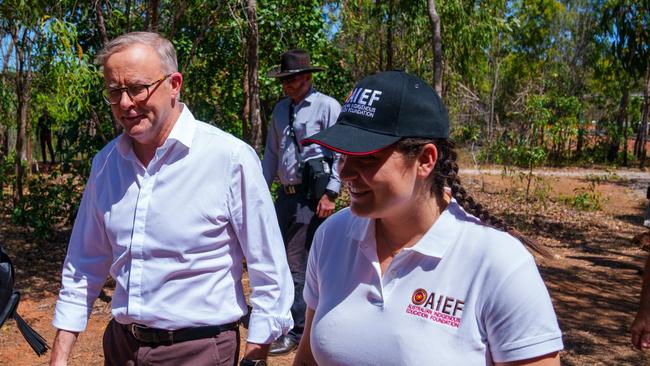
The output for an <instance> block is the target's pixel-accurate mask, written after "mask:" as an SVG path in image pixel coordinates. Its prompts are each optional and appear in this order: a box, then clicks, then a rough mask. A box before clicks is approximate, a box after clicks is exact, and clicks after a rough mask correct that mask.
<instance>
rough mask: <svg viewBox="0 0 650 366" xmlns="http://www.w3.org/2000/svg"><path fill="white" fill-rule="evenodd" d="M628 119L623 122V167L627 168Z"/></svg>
mask: <svg viewBox="0 0 650 366" xmlns="http://www.w3.org/2000/svg"><path fill="white" fill-rule="evenodd" d="M626 117H627V116H626ZM627 125H628V123H627V118H625V120H623V166H624V167H627Z"/></svg>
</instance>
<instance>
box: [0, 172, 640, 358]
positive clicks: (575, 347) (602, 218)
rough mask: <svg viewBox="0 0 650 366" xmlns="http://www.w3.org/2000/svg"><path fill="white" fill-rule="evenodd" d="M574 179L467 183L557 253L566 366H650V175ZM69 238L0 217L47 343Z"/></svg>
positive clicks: (20, 351)
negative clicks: (649, 211) (646, 218)
mask: <svg viewBox="0 0 650 366" xmlns="http://www.w3.org/2000/svg"><path fill="white" fill-rule="evenodd" d="M497 171H498V168H497ZM572 171H573V172H578V173H579V174H577V175H572V176H569V177H558V176H552V175H551V176H544V177H543V178H539V179H535V180H533V182H532V184H531V193H530V195H529V196H530V197H535V199H534V200H529V201H526V200H525V199H524V198H525V193H524V192H525V186H526V181H525V180H522V179H521V177H520V176H519V175H517V174H512V175H508V176H502V175H501V174H498V173H494V171H491V173H489V174H488V173H485V172H483V173H482V174H467V175H463V174H461V176H462V177H464V178H463V182H464V184H465V185H466V186H467V187H468V188H469V191H470V192H471V193H472V194H473V195H474V196H475V198H477V200H478V201H479V202H482V203H484V204H485V205H486V206H488V207H489V208H490V210H491V211H492V212H493V213H495V214H498V215H500V216H502V217H504V218H505V219H506V220H507V221H508V222H510V223H512V224H513V225H514V226H516V227H518V228H519V229H520V230H521V231H523V232H524V233H526V234H527V235H529V236H531V237H533V238H535V239H536V240H537V241H538V242H540V243H542V244H543V245H545V247H546V248H547V249H548V250H549V251H550V252H551V253H552V255H553V257H552V258H549V259H546V258H541V257H539V256H536V257H537V262H538V265H539V268H540V271H541V273H542V276H543V277H544V279H545V281H546V284H547V286H548V289H549V291H550V293H551V297H552V298H553V303H554V305H555V310H556V312H557V315H558V318H559V322H560V326H561V328H562V331H563V334H564V345H565V350H564V351H563V352H562V354H561V359H562V364H563V365H581V366H582V365H650V354H643V353H641V352H638V351H635V350H634V349H632V348H631V345H630V341H629V325H630V323H631V322H632V319H633V317H634V314H635V312H636V309H637V306H638V303H639V290H640V287H641V271H642V267H643V262H644V260H645V257H646V255H647V253H646V252H644V251H643V250H641V249H640V248H638V247H637V246H636V245H635V244H633V243H632V242H631V241H630V239H631V238H632V237H633V236H634V235H635V234H637V233H640V232H642V231H643V230H645V229H644V228H643V226H642V215H643V209H644V207H645V188H646V187H647V184H648V181H650V174H647V175H648V177H647V178H639V174H638V171H637V172H636V175H633V178H628V177H627V176H626V175H625V174H623V173H619V172H605V171H602V173H603V174H604V176H605V177H606V178H600V179H594V176H593V172H584V174H581V173H580V172H581V171H579V170H575V169H574V170H572ZM630 176H632V175H630ZM641 176H643V175H641ZM594 182H595V183H594ZM580 194H583V196H587V197H592V198H591V201H592V202H596V203H598V204H599V205H600V206H601V207H600V209H599V210H595V211H583V210H578V209H576V208H574V207H573V206H571V205H570V202H574V201H575V200H576V197H577V195H580ZM590 194H591V196H589V195H590ZM68 235H69V232H66V231H63V232H61V233H59V234H58V237H57V238H55V239H54V240H51V241H41V240H36V239H34V238H33V236H32V235H31V234H30V233H29V232H28V230H26V229H24V228H20V227H16V226H14V225H12V224H11V221H10V218H9V217H8V215H7V213H6V212H4V213H3V214H2V216H1V217H0V243H2V244H3V246H4V247H5V249H6V250H7V251H8V252H9V254H10V255H11V256H12V257H13V258H14V264H15V266H16V267H17V271H18V273H17V284H16V285H17V287H18V288H19V290H20V291H21V292H22V294H23V301H22V302H21V305H20V307H19V313H20V314H21V315H22V316H23V317H24V318H25V320H26V321H27V322H28V323H30V324H31V325H32V326H33V327H34V328H35V329H36V330H38V331H39V332H40V333H41V334H42V335H43V336H44V337H45V338H46V339H47V340H48V341H49V342H51V341H52V340H53V338H54V329H53V328H52V326H51V325H50V323H51V319H52V312H53V309H54V303H55V300H56V294H57V291H58V288H59V281H60V275H59V271H60V268H61V263H62V261H63V258H64V256H65V247H66V241H67V236H68ZM110 294H111V290H110V289H108V288H107V289H106V292H105V293H104V294H103V295H102V296H101V297H100V299H99V300H97V301H96V303H95V306H94V309H93V315H92V317H91V320H90V323H89V326H88V329H87V330H86V331H85V332H84V333H82V334H81V336H80V338H79V340H78V342H77V345H76V347H75V349H74V353H73V355H72V358H71V360H70V364H71V365H100V364H102V361H103V358H102V357H103V356H102V347H101V336H102V333H103V329H104V327H105V325H106V323H107V322H108V320H109V319H110ZM292 357H293V356H292V355H288V356H284V357H275V358H271V359H270V362H269V363H270V364H271V365H289V364H290V363H291V360H292ZM48 360H49V354H48V355H46V356H44V357H40V358H39V357H37V356H35V355H34V354H33V352H32V351H31V349H30V348H29V346H28V345H27V344H26V343H25V342H24V341H23V339H22V337H21V336H20V334H19V332H18V330H17V328H16V327H15V323H14V322H13V321H8V322H7V323H6V324H5V325H4V326H3V327H2V328H1V329H0V364H2V365H17V366H18V365H45V364H47V362H48Z"/></svg>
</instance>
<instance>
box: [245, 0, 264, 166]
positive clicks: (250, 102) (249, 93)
mask: <svg viewBox="0 0 650 366" xmlns="http://www.w3.org/2000/svg"><path fill="white" fill-rule="evenodd" d="M246 16H247V18H248V37H247V39H246V49H247V52H246V53H247V57H246V61H247V67H246V72H247V73H246V75H247V77H246V81H247V85H246V86H245V87H244V91H245V93H246V95H245V96H246V101H245V105H244V110H245V111H247V113H246V114H245V115H244V124H248V125H249V126H250V140H249V143H250V144H251V146H253V148H254V149H255V150H256V151H257V152H258V153H260V152H261V151H262V120H261V118H260V95H259V93H260V85H259V79H258V77H257V70H258V67H259V55H258V48H259V31H258V29H257V4H256V1H255V0H247V1H246Z"/></svg>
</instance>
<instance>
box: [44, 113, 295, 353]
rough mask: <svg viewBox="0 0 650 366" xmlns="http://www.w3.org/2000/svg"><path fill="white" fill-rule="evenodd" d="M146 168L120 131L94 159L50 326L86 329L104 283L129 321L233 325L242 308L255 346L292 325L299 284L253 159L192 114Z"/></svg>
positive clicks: (164, 325) (120, 317) (117, 312)
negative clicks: (245, 280)
mask: <svg viewBox="0 0 650 366" xmlns="http://www.w3.org/2000/svg"><path fill="white" fill-rule="evenodd" d="M182 108H183V111H182V113H181V115H180V117H179V119H178V121H177V122H176V124H175V126H174V127H173V129H172V131H171V133H170V135H169V137H168V138H167V140H166V141H165V143H164V144H163V145H162V146H160V147H159V148H158V149H157V150H156V154H155V156H154V158H153V160H151V162H150V163H149V165H148V166H147V167H145V166H143V164H142V163H141V162H140V161H139V160H138V158H137V157H136V155H135V153H134V151H133V149H132V147H131V142H130V140H129V138H128V137H127V136H126V135H124V134H122V135H121V136H119V137H118V138H116V139H115V140H113V141H111V142H110V143H109V144H108V145H107V146H106V147H104V148H103V149H102V150H101V151H100V152H99V153H98V154H97V155H96V156H95V158H94V159H93V164H92V169H91V173H90V177H89V179H88V183H87V185H86V189H85V192H84V195H83V198H82V200H81V205H80V207H79V212H78V214H77V219H76V222H75V225H74V229H73V231H72V236H71V238H70V243H69V247H68V254H67V257H66V259H65V263H64V265H63V273H62V286H61V291H60V294H59V300H58V301H57V304H56V309H55V314H54V320H53V325H54V326H55V327H56V328H59V329H65V330H69V331H82V330H84V329H85V327H86V323H87V320H88V317H89V316H90V313H91V310H92V304H93V302H94V301H95V299H96V298H97V296H98V294H99V292H100V290H101V288H102V286H103V284H104V282H105V280H106V277H107V275H108V274H109V273H110V275H111V276H112V277H113V278H114V279H115V282H116V286H115V292H114V294H113V300H112V312H113V316H114V317H115V319H116V320H117V321H118V322H119V323H122V324H128V323H139V324H143V325H146V326H150V327H155V328H161V329H169V330H174V329H180V328H186V327H195V326H203V325H220V324H227V323H231V322H234V321H236V320H238V319H239V318H240V317H241V316H242V315H244V314H245V312H246V311H247V308H246V300H245V297H244V291H243V287H242V283H241V278H242V272H243V264H242V260H243V259H244V258H246V263H247V268H248V274H249V278H250V287H251V289H252V293H251V295H250V303H251V305H252V307H253V311H252V313H251V317H250V325H249V332H248V341H250V342H254V343H270V342H271V341H273V340H274V339H275V338H277V337H278V336H280V335H281V334H283V333H286V332H287V331H288V330H289V329H290V328H291V327H292V326H293V320H292V318H291V313H290V308H291V304H292V302H293V293H294V289H293V281H292V279H291V273H290V272H289V269H288V266H287V260H286V256H285V251H284V245H283V241H282V236H281V234H280V231H279V229H278V223H277V219H276V215H275V210H274V208H273V203H272V202H271V196H270V194H269V190H268V188H267V186H266V183H265V180H264V177H263V175H262V170H261V166H260V161H259V159H258V157H257V155H256V154H255V151H254V150H253V149H252V148H251V147H250V146H248V145H247V144H245V143H244V142H242V141H240V140H238V139H236V138H235V137H233V136H231V135H229V134H227V133H225V132H223V131H221V130H219V129H218V128H216V127H213V126H210V125H208V124H206V123H203V122H200V121H197V120H195V119H194V116H192V113H191V112H190V111H189V109H188V108H187V107H185V106H182Z"/></svg>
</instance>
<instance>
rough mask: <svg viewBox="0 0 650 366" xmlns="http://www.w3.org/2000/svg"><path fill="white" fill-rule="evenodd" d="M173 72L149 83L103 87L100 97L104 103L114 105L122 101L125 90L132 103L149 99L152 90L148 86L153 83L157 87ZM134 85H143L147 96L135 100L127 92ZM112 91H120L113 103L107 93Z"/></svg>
mask: <svg viewBox="0 0 650 366" xmlns="http://www.w3.org/2000/svg"><path fill="white" fill-rule="evenodd" d="M173 74H174V73H173V72H172V73H169V74H167V75H165V76H163V77H161V78H160V79H158V80H156V81H154V82H153V83H151V84H133V85H129V86H125V87H122V88H111V89H106V88H105V89H104V91H103V92H102V98H103V99H104V101H105V102H106V103H108V104H110V105H116V104H120V101H122V94H124V92H126V95H127V96H128V97H129V99H131V102H133V103H137V102H144V101H145V100H147V99H149V97H150V96H151V94H152V92H151V91H150V90H149V88H151V87H152V86H154V85H155V86H156V87H157V86H158V84H160V83H161V82H162V81H164V80H165V79H167V78H168V77H170V76H172V75H173ZM136 86H137V87H144V89H145V90H146V91H147V96H146V97H145V98H144V99H142V100H135V97H134V96H133V95H131V93H129V88H133V87H136ZM114 91H119V92H120V99H118V100H117V101H116V102H115V103H112V102H111V101H110V100H109V94H110V93H112V92H114ZM154 91H156V89H154Z"/></svg>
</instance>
